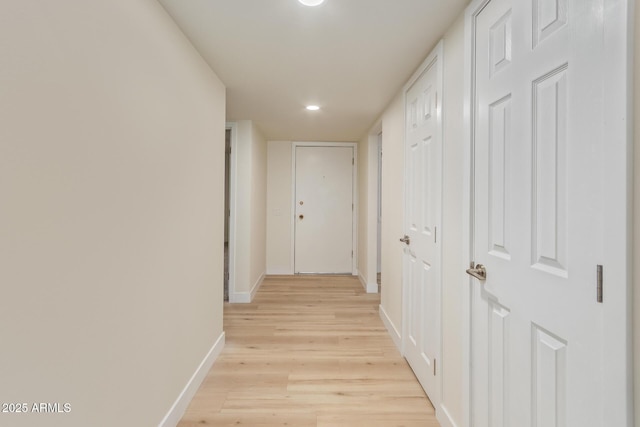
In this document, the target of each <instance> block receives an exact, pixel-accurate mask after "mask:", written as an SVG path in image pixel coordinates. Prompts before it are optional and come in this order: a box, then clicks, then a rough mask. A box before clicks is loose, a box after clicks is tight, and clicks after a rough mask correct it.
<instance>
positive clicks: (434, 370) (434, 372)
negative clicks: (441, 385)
mask: <svg viewBox="0 0 640 427" xmlns="http://www.w3.org/2000/svg"><path fill="white" fill-rule="evenodd" d="M437 362H438V361H437V360H436V359H433V376H434V377H435V376H436V363H437Z"/></svg>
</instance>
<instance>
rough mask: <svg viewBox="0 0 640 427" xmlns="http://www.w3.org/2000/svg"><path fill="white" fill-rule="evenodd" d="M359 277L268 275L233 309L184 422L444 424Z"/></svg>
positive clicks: (255, 426)
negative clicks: (222, 346) (220, 346)
mask: <svg viewBox="0 0 640 427" xmlns="http://www.w3.org/2000/svg"><path fill="white" fill-rule="evenodd" d="M379 302H380V296H379V294H366V293H365V292H364V290H363V288H362V285H361V284H360V282H359V281H358V279H357V278H355V277H349V276H325V277H318V276H289V277H287V276H271V277H267V278H266V279H265V281H264V283H263V285H262V287H261V288H260V290H259V291H258V294H257V295H256V298H255V300H254V302H253V303H251V304H233V305H230V304H228V303H226V304H225V307H224V329H225V331H226V346H225V349H224V350H223V352H222V354H221V356H220V357H219V358H218V360H217V361H216V363H215V364H214V366H213V368H212V369H211V371H210V372H209V374H208V375H207V378H206V379H205V381H204V382H203V384H202V386H201V387H200V389H199V391H198V393H197V394H196V396H195V397H194V399H193V401H192V402H191V405H190V406H189V408H188V409H187V411H186V413H185V415H184V417H183V419H182V421H181V422H180V424H179V426H181V427H186V426H196V425H197V426H202V425H212V426H230V425H234V426H236V425H246V426H253V427H266V426H286V425H288V426H296V427H304V426H384V427H389V426H422V427H438V426H439V424H438V422H437V421H436V419H435V415H434V410H433V407H432V406H431V403H430V402H429V400H428V399H427V397H426V395H425V394H424V392H423V391H422V388H421V387H420V385H419V384H418V382H417V380H416V379H415V377H414V375H413V372H412V371H411V369H410V368H409V366H408V365H407V363H406V362H405V360H404V359H403V358H402V357H401V356H400V354H399V353H398V351H397V349H396V348H395V346H394V344H393V342H392V341H391V338H390V337H389V336H388V333H387V331H386V329H385V328H384V326H383V324H382V322H381V320H380V317H379V315H378V305H379Z"/></svg>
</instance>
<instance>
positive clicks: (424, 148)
mask: <svg viewBox="0 0 640 427" xmlns="http://www.w3.org/2000/svg"><path fill="white" fill-rule="evenodd" d="M441 46H442V45H439V47H438V48H437V49H436V50H435V51H434V53H433V54H431V55H430V56H429V58H428V59H427V61H426V63H425V67H424V68H422V73H421V74H420V75H419V76H418V78H417V79H416V80H415V81H414V82H413V83H410V86H409V87H408V89H407V90H406V92H405V112H406V113H405V116H406V125H405V218H406V219H405V233H406V236H405V240H406V241H405V248H404V279H403V280H404V289H405V293H404V297H405V303H404V313H405V318H404V334H403V336H404V342H403V347H404V348H403V350H404V356H405V357H406V359H407V361H408V362H409V365H411V368H412V369H413V371H414V372H415V374H416V377H417V378H418V380H419V381H420V383H421V384H422V387H423V388H424V389H425V391H426V393H427V395H429V398H430V399H431V401H432V403H433V404H434V406H436V408H437V406H438V405H439V401H440V386H439V384H440V369H439V368H438V364H437V363H438V360H439V359H440V335H441V334H440V298H441V297H440V295H441V283H440V280H441V264H440V258H441V244H440V240H441V239H440V236H438V230H439V229H440V223H441V211H442V137H441V128H442V117H441V108H440V105H439V104H438V100H439V99H440V94H441V93H442V91H441V87H442V86H441V85H442V75H441V66H440V62H441V55H440V52H441V49H442V47H441Z"/></svg>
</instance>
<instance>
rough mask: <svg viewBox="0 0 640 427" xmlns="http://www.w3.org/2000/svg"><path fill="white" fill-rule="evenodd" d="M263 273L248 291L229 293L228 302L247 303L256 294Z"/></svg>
mask: <svg viewBox="0 0 640 427" xmlns="http://www.w3.org/2000/svg"><path fill="white" fill-rule="evenodd" d="M264 278H265V275H264V273H263V274H262V275H260V278H258V280H257V281H256V283H254V284H253V286H252V287H251V291H250V292H234V293H232V294H229V302H230V303H234V304H249V303H250V302H251V301H253V299H254V298H255V296H256V293H257V292H258V289H260V286H261V285H262V282H263V281H264Z"/></svg>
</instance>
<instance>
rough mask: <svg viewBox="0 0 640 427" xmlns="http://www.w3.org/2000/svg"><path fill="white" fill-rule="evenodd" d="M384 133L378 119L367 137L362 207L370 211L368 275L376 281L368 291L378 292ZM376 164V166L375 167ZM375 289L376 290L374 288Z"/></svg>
mask: <svg viewBox="0 0 640 427" xmlns="http://www.w3.org/2000/svg"><path fill="white" fill-rule="evenodd" d="M381 133H382V119H378V120H377V121H376V123H375V124H374V125H373V126H372V128H371V130H370V131H369V136H368V138H367V144H368V146H367V148H368V159H367V162H368V163H367V164H368V166H367V169H368V171H367V190H366V191H367V195H368V197H367V206H366V207H364V206H363V207H362V208H363V209H366V210H367V212H368V215H367V224H365V227H366V234H367V236H368V237H367V247H366V248H364V250H365V256H366V259H367V271H366V276H367V278H368V280H369V281H372V282H375V286H373V285H370V286H369V287H367V292H370V293H378V197H379V194H378V170H379V167H380V165H379V164H378V162H379V159H378V138H379V136H380V134H381ZM373 166H375V167H373ZM374 289H375V290H374Z"/></svg>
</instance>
